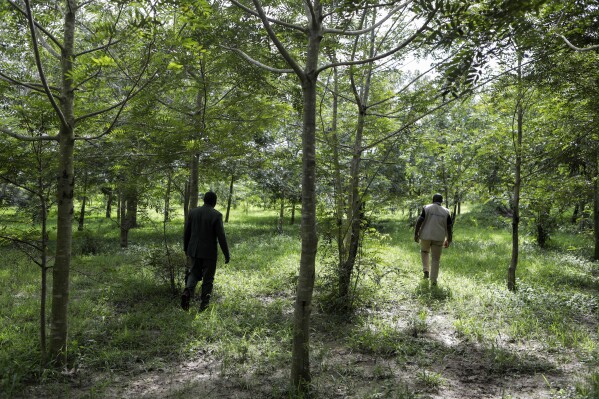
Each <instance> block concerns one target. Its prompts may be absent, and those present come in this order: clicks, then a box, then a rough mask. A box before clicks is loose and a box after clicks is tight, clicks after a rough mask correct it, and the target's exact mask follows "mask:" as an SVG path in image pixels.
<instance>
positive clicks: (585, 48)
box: [557, 35, 599, 51]
mask: <svg viewBox="0 0 599 399" xmlns="http://www.w3.org/2000/svg"><path fill="white" fill-rule="evenodd" d="M557 36H558V37H560V38H561V39H562V40H563V41H564V42H565V43H566V44H567V45H568V47H570V48H571V49H572V50H574V51H593V50H599V44H597V45H595V46H590V47H576V46H575V45H573V44H572V43H571V42H570V41H569V40H568V39H567V38H566V36H564V35H557Z"/></svg>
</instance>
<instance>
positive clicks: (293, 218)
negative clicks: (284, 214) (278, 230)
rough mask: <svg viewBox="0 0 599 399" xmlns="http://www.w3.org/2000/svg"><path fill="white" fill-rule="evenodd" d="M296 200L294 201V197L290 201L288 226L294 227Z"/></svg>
mask: <svg viewBox="0 0 599 399" xmlns="http://www.w3.org/2000/svg"><path fill="white" fill-rule="evenodd" d="M296 201H297V200H296V199H295V197H294V198H293V199H292V200H291V220H290V221H289V224H290V225H294V224H295V202H296Z"/></svg>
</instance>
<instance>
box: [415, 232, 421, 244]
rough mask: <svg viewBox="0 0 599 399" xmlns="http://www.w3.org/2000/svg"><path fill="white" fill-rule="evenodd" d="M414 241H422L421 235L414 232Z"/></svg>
mask: <svg viewBox="0 0 599 399" xmlns="http://www.w3.org/2000/svg"><path fill="white" fill-rule="evenodd" d="M414 241H415V242H420V237H419V236H418V234H414Z"/></svg>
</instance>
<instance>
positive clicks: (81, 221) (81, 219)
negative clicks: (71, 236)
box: [77, 174, 87, 231]
mask: <svg viewBox="0 0 599 399" xmlns="http://www.w3.org/2000/svg"><path fill="white" fill-rule="evenodd" d="M86 203H87V174H86V175H85V177H84V178H83V200H82V201H81V210H80V212H79V224H78V226H77V231H83V227H84V224H85V205H86Z"/></svg>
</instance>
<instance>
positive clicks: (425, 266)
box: [420, 240, 444, 283]
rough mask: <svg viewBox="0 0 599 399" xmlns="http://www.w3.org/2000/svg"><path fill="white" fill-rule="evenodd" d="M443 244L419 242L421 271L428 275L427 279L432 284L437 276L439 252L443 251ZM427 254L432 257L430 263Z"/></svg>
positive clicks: (439, 259) (441, 242)
mask: <svg viewBox="0 0 599 399" xmlns="http://www.w3.org/2000/svg"><path fill="white" fill-rule="evenodd" d="M443 244H444V242H443V241H431V240H420V255H421V256H422V270H424V271H425V272H429V273H430V276H429V277H430V279H431V282H432V283H436V282H437V277H438V276H439V264H440V262H441V251H442V250H443ZM429 254H431V255H432V262H431V261H430V256H429ZM429 264H430V268H429Z"/></svg>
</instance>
